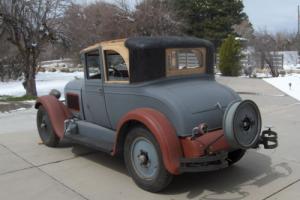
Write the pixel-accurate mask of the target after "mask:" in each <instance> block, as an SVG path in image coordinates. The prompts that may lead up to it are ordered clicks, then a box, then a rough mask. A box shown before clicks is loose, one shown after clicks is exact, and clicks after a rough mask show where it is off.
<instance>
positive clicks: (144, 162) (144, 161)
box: [138, 150, 150, 167]
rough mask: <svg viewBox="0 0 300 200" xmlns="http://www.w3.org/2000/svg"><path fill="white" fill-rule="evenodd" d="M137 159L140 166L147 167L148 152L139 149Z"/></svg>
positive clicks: (148, 161)
mask: <svg viewBox="0 0 300 200" xmlns="http://www.w3.org/2000/svg"><path fill="white" fill-rule="evenodd" d="M138 160H139V161H140V165H141V166H142V167H148V166H149V164H150V160H149V157H148V153H147V152H145V151H143V150H141V152H140V154H139V155H138Z"/></svg>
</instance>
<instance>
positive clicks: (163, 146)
mask: <svg viewBox="0 0 300 200" xmlns="http://www.w3.org/2000/svg"><path fill="white" fill-rule="evenodd" d="M130 121H135V122H139V123H141V124H143V125H144V126H146V128H148V129H149V130H150V131H151V133H152V134H153V135H154V137H155V138H156V140H157V142H158V144H159V146H160V150H161V153H162V158H163V162H164V165H165V167H166V169H167V170H168V171H169V172H170V173H171V174H179V167H180V161H179V160H180V157H182V150H181V146H180V142H179V139H178V137H177V135H176V131H175V129H174V127H173V126H172V124H171V123H170V122H169V120H168V119H167V118H166V117H165V116H164V115H163V114H162V113H160V112H158V111H156V110H154V109H150V108H139V109H136V110H133V111H131V112H129V113H127V114H126V115H125V116H124V117H122V118H121V120H120V121H119V123H118V127H117V137H116V142H115V146H114V149H113V152H112V154H113V155H115V154H116V153H117V152H118V150H119V148H121V147H120V146H119V145H120V142H119V140H120V138H122V135H123V134H127V133H126V132H124V131H122V128H123V126H126V124H127V123H128V122H130Z"/></svg>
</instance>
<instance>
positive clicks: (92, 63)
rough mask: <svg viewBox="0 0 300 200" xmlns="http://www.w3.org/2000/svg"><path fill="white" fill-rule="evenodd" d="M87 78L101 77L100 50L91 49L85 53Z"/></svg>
mask: <svg viewBox="0 0 300 200" xmlns="http://www.w3.org/2000/svg"><path fill="white" fill-rule="evenodd" d="M85 62H86V74H87V76H86V77H87V79H101V70H100V67H101V66H100V57H99V51H98V50H95V51H91V52H88V53H86V54H85Z"/></svg>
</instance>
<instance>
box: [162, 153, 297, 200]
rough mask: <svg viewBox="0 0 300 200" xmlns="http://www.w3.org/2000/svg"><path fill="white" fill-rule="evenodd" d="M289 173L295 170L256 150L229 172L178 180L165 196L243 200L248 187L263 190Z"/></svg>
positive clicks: (185, 175)
mask: <svg viewBox="0 0 300 200" xmlns="http://www.w3.org/2000/svg"><path fill="white" fill-rule="evenodd" d="M290 174H292V169H291V168H290V167H289V165H288V163H286V162H282V163H279V164H276V165H273V166H272V160H271V158H270V157H268V156H266V155H264V154H261V153H259V152H256V151H248V152H247V154H246V155H245V157H244V158H243V159H242V160H241V161H240V162H239V163H236V164H235V165H233V166H231V167H228V168H226V169H223V170H219V171H215V172H209V173H193V174H192V173H189V174H182V175H180V176H177V177H175V178H174V179H173V182H172V183H171V185H170V186H169V187H168V188H167V189H166V190H165V191H164V192H163V194H165V195H174V194H180V193H187V198H188V199H193V198H196V197H199V196H201V199H209V200H217V199H218V200H219V199H220V198H218V197H220V196H221V197H222V198H221V199H222V200H224V195H225V194H234V198H229V199H231V200H232V199H234V200H240V199H243V198H245V197H247V196H249V195H250V194H249V193H248V192H247V191H246V190H244V189H243V188H244V187H245V186H256V187H261V186H264V185H267V184H269V183H271V182H273V181H275V180H276V179H278V178H281V177H286V176H289V175H290ZM205 190H208V191H209V194H207V195H203V196H202V194H203V192H204V191H205ZM230 196H233V195H230Z"/></svg>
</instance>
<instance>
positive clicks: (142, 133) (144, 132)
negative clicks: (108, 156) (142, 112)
mask: <svg viewBox="0 0 300 200" xmlns="http://www.w3.org/2000/svg"><path fill="white" fill-rule="evenodd" d="M136 141H138V142H144V143H148V145H149V147H154V148H153V149H151V148H150V149H149V148H147V147H148V146H147V145H146V146H143V148H145V149H143V150H140V152H141V153H140V154H139V156H137V157H138V158H140V156H141V155H142V154H143V155H142V156H144V155H146V157H147V160H148V161H146V163H147V164H145V161H144V163H143V164H142V161H141V160H140V159H138V158H137V159H136V160H138V162H140V163H137V162H135V161H136V160H134V159H133V157H134V156H132V155H133V154H134V152H136V151H134V150H137V151H138V150H139V149H138V147H139V146H138V144H140V143H137V142H136ZM134 146H135V147H134ZM136 146H137V147H136ZM154 149H155V151H153V150H154ZM147 151H149V154H150V156H149V155H148V152H147ZM153 152H156V154H155V153H153ZM152 158H153V159H152ZM151 159H152V160H151ZM124 161H125V165H126V168H127V170H128V172H129V174H130V176H131V177H132V179H133V180H134V182H135V183H136V184H137V185H138V186H139V187H140V188H142V189H144V190H147V191H149V192H159V191H161V190H163V189H165V188H166V187H167V186H168V185H169V184H170V182H171V181H172V178H173V175H171V174H170V173H169V172H168V171H167V170H166V169H165V166H164V163H163V160H162V155H161V151H160V147H159V144H158V143H157V141H156V139H155V138H154V136H153V135H152V133H151V132H150V131H149V130H148V129H146V128H144V127H135V128H133V129H131V130H130V132H129V133H128V135H127V137H126V139H125V144H124ZM153 163H154V164H153ZM152 164H153V165H155V166H152ZM146 165H148V166H146ZM138 168H139V169H138ZM140 169H144V170H145V171H146V173H147V172H148V171H151V170H150V169H153V171H154V172H153V173H154V174H153V176H149V177H148V178H144V177H142V176H141V174H142V173H143V172H141V171H142V170H140Z"/></svg>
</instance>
